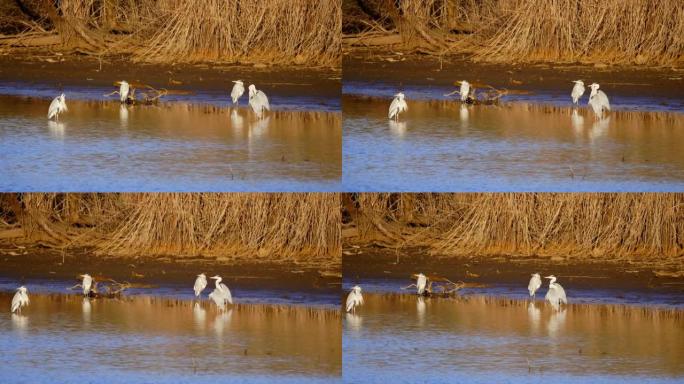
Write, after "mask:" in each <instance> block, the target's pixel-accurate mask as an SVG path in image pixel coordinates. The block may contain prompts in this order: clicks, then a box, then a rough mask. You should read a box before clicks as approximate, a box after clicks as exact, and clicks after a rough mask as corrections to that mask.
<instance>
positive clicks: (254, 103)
mask: <svg viewBox="0 0 684 384" xmlns="http://www.w3.org/2000/svg"><path fill="white" fill-rule="evenodd" d="M249 106H250V107H252V110H253V111H254V113H256V115H257V117H261V114H262V113H263V112H264V111H270V110H271V106H270V104H269V103H268V97H266V94H265V93H264V92H262V91H257V89H256V87H255V86H254V84H250V85H249Z"/></svg>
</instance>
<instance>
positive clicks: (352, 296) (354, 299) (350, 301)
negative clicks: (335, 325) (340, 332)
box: [347, 285, 363, 313]
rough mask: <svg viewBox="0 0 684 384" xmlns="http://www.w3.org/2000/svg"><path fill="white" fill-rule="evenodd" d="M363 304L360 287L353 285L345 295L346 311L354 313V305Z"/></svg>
mask: <svg viewBox="0 0 684 384" xmlns="http://www.w3.org/2000/svg"><path fill="white" fill-rule="evenodd" d="M361 305H363V295H361V287H359V286H358V285H355V286H354V287H353V288H352V289H351V292H349V295H347V312H352V313H356V307H359V306H361Z"/></svg>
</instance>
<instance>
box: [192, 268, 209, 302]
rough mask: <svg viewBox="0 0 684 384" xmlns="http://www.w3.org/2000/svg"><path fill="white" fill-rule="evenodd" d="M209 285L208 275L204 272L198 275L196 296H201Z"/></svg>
mask: <svg viewBox="0 0 684 384" xmlns="http://www.w3.org/2000/svg"><path fill="white" fill-rule="evenodd" d="M206 287H207V276H206V275H205V274H204V273H200V274H199V275H197V279H195V287H194V289H195V297H200V295H201V294H202V291H204V288H206Z"/></svg>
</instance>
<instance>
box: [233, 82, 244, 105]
mask: <svg viewBox="0 0 684 384" xmlns="http://www.w3.org/2000/svg"><path fill="white" fill-rule="evenodd" d="M233 83H235V85H233V90H232V91H230V98H231V99H232V100H233V104H238V105H239V101H240V98H241V97H242V95H243V94H244V93H245V84H244V83H243V82H242V80H235V81H233Z"/></svg>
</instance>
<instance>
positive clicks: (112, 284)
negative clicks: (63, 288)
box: [67, 279, 131, 299]
mask: <svg viewBox="0 0 684 384" xmlns="http://www.w3.org/2000/svg"><path fill="white" fill-rule="evenodd" d="M130 287H131V283H129V282H127V281H124V282H118V281H116V280H114V279H107V280H106V281H105V282H97V281H95V280H93V285H92V287H91V289H90V292H88V297H91V298H107V299H113V298H117V297H120V296H121V293H123V291H125V290H126V289H128V288H130ZM76 288H80V289H83V285H82V284H81V283H78V284H76V285H74V286H73V287H69V288H67V289H69V290H74V289H76Z"/></svg>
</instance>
